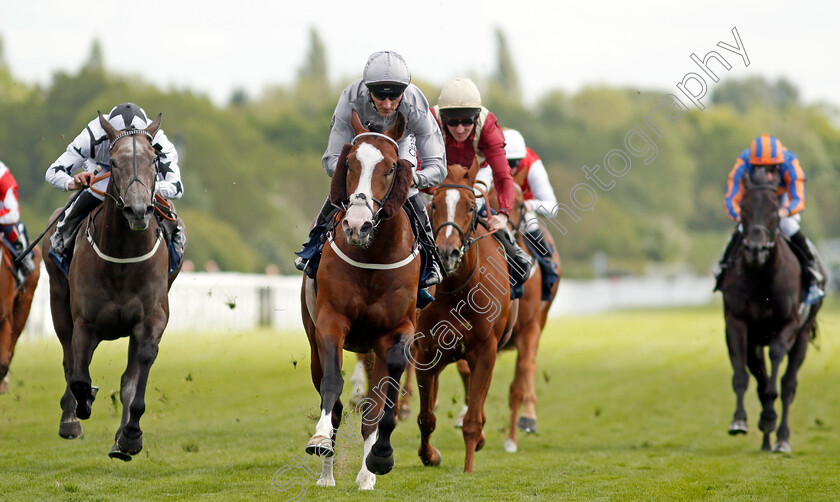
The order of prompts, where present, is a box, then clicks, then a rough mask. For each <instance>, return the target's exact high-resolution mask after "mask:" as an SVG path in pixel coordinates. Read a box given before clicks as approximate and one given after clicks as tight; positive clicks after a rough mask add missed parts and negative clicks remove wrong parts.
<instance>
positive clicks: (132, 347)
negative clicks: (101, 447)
mask: <svg viewBox="0 0 840 502" xmlns="http://www.w3.org/2000/svg"><path fill="white" fill-rule="evenodd" d="M139 371H140V366H139V365H138V361H137V341H136V340H135V339H134V337H129V340H128V362H127V363H126V367H125V372H123V374H122V378H121V379H120V402H121V403H122V418H121V419H120V428H119V429H117V432H116V434H114V446H112V447H111V451H109V452H108V456H110V457H111V458H118V459H120V460H124V461H129V460H131V454H130V453H127V452H123V451H121V450H120V447H119V440H120V435H121V434H122V431H123V429H124V428H125V424H126V423H127V422H128V419H129V414H130V410H131V402H132V401H133V400H134V396H135V394H136V393H137V377H138V374H139Z"/></svg>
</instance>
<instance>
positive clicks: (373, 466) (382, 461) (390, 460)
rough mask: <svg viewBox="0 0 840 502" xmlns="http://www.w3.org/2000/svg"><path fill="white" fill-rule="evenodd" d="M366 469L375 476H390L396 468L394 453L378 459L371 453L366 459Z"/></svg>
mask: <svg viewBox="0 0 840 502" xmlns="http://www.w3.org/2000/svg"><path fill="white" fill-rule="evenodd" d="M365 467H367V468H368V470H369V471H370V472H372V473H374V474H378V475H382V474H388V473H389V472H391V469H393V468H394V454H393V453H392V454H390V455H388V456H387V457H377V456H376V455H374V454H373V452H370V453H368V456H367V458H366V459H365Z"/></svg>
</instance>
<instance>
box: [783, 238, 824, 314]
mask: <svg viewBox="0 0 840 502" xmlns="http://www.w3.org/2000/svg"><path fill="white" fill-rule="evenodd" d="M790 242H791V243H793V245H794V246H796V247H797V249H798V250H799V251H800V252H799V253H794V254H796V256H797V258H799V259H800V265H801V266H802V270H803V271H804V272H805V274H804V275H805V277H806V280H805V287H803V288H802V289H803V290H805V293H804V294H803V295H802V302H803V303H805V304H807V305H813V304H815V303H817V302H818V301H820V300H821V299H822V298H823V297H824V296H825V292H824V291H823V290H822V287H821V286H823V284H824V283H825V277H823V275H822V273H821V272H820V269H819V267H818V266H817V260H816V258H815V257H814V253H813V252H812V251H811V243H810V242H809V241H808V238H807V237H805V235H803V234H802V231H799V232H796V233H795V234H793V235H791V236H790Z"/></svg>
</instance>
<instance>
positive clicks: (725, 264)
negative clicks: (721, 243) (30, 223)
mask: <svg viewBox="0 0 840 502" xmlns="http://www.w3.org/2000/svg"><path fill="white" fill-rule="evenodd" d="M742 237H743V235H742V234H741V232H740V231H739V230H738V229H737V228H736V229H735V231H734V232H732V235H731V236H730V237H729V241H728V242H727V243H726V247H725V248H724V250H723V256H721V257H720V262H718V265H717V267H715V289H713V290H712V292H714V291H720V287H721V286H722V285H723V276H724V272H726V270H727V269H730V268H732V266H733V265H734V260H733V258H734V257H735V250H736V249H738V246H739V245H741V240H742Z"/></svg>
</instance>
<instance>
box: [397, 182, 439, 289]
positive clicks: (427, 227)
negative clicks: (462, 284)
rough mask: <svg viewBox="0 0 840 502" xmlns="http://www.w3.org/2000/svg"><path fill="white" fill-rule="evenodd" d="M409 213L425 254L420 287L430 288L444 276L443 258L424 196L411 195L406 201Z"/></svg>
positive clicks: (422, 251) (421, 250) (412, 226)
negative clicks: (439, 251) (436, 241)
mask: <svg viewBox="0 0 840 502" xmlns="http://www.w3.org/2000/svg"><path fill="white" fill-rule="evenodd" d="M405 207H406V208H407V209H408V213H409V215H411V217H412V220H413V223H414V224H413V225H411V228H412V229H414V233H415V236H416V237H417V240H418V241H420V252H421V253H422V254H423V258H424V259H423V262H424V267H423V268H424V270H423V271H422V272H421V274H422V275H421V277H420V288H421V289H423V288H428V287H429V286H434V285H435V284H440V282H441V281H442V280H443V277H444V275H443V274H444V273H443V270H444V267H443V260H442V259H441V258H440V254H439V253H438V249H437V245H436V244H435V237H434V232H433V231H432V224H431V223H430V222H429V215H428V214H426V206H425V204H423V197H422V196H421V195H420V194H419V193H417V194H414V195H413V196H411V197H409V198H408V200H407V201H406V203H405Z"/></svg>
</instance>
